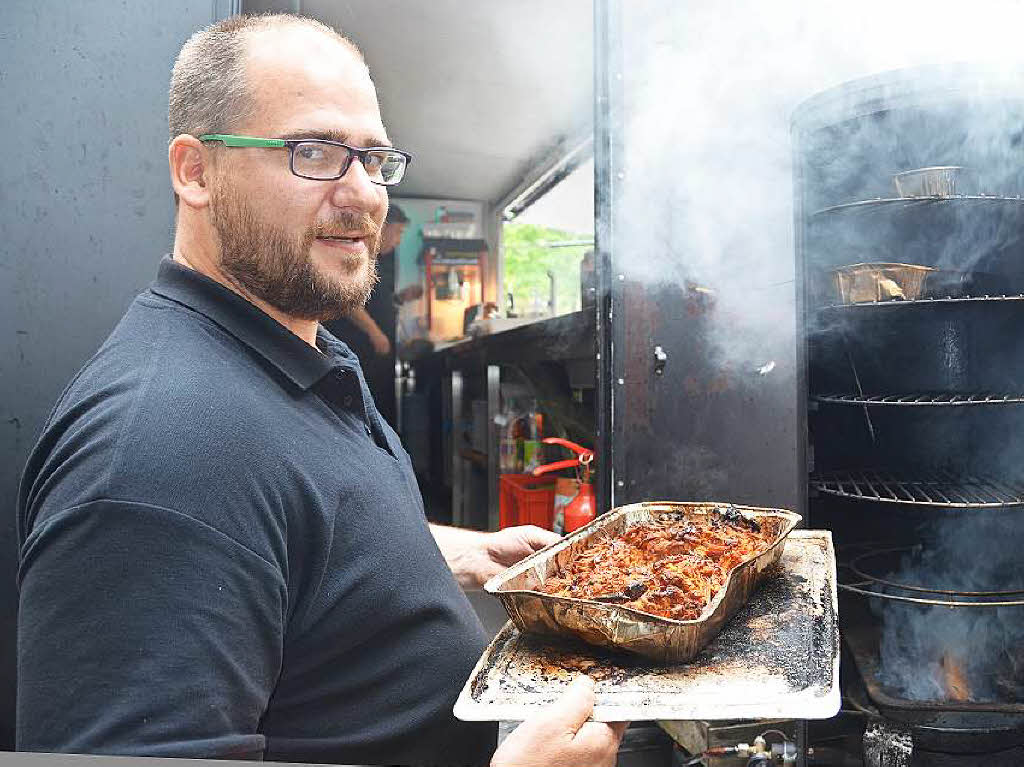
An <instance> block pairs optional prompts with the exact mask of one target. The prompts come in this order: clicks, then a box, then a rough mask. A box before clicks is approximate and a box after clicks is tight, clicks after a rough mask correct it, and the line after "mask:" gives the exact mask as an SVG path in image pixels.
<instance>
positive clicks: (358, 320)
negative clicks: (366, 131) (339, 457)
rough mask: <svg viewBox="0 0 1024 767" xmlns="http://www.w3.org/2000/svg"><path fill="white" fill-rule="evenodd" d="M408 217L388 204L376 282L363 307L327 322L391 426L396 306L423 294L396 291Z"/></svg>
mask: <svg viewBox="0 0 1024 767" xmlns="http://www.w3.org/2000/svg"><path fill="white" fill-rule="evenodd" d="M408 222H409V218H408V216H406V215H405V212H404V211H403V210H402V209H401V208H399V207H398V206H397V205H391V206H390V207H388V215H387V218H386V219H385V220H384V230H383V231H382V232H381V242H380V255H378V256H377V276H378V278H379V279H378V282H377V285H376V287H375V288H374V289H373V293H371V294H370V300H369V301H367V302H366V306H365V307H357V308H355V309H353V310H352V311H350V312H349V313H348V314H347V315H345V316H344V317H342V318H341V319H338V320H335V321H334V322H329V323H327V324H326V327H327V329H328V330H329V331H331V333H333V334H334V335H335V336H337V337H338V338H339V339H341V340H342V341H344V342H345V343H346V344H348V346H349V348H350V349H352V351H353V352H355V355H356V356H357V357H358V358H359V362H360V363H361V364H362V367H363V374H364V375H365V376H366V383H367V384H368V385H369V387H370V392H371V393H372V394H373V399H374V402H376V403H377V409H378V410H379V411H380V414H381V415H382V416H384V419H385V420H386V421H387V422H388V423H389V424H391V425H392V426H394V425H395V423H396V420H395V419H396V415H397V409H398V404H397V402H396V400H395V348H396V347H395V335H396V334H395V328H396V327H397V325H398V309H399V307H400V306H401V305H402V304H404V303H405V302H407V301H414V300H416V299H417V298H419V297H420V296H422V295H423V286H421V285H418V284H417V285H410V286H408V287H406V288H404V289H403V290H401V291H400V292H397V293H396V292H395V271H396V268H395V267H396V259H397V257H398V256H397V253H396V250H397V248H398V244H399V243H400V242H401V241H402V235H403V234H404V233H405V227H406V225H407V224H408Z"/></svg>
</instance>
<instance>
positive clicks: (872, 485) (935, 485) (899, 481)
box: [811, 471, 1024, 509]
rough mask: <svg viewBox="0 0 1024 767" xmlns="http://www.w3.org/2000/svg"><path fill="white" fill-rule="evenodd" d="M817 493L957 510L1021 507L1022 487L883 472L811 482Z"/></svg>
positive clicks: (936, 475)
mask: <svg viewBox="0 0 1024 767" xmlns="http://www.w3.org/2000/svg"><path fill="white" fill-rule="evenodd" d="M811 486H812V487H813V488H814V489H815V490H817V491H818V492H820V493H828V494H830V495H836V496H841V497H843V498H852V499H856V500H863V501H877V502H882V503H898V504H908V505H914V506H943V507H948V508H959V509H996V508H1008V507H1013V506H1024V487H1021V486H1019V485H1017V484H1016V483H1011V482H1005V481H1002V480H997V479H989V478H985V477H977V476H954V475H952V474H947V473H945V472H936V473H930V474H923V475H921V476H915V477H913V478H906V477H900V476H898V475H895V474H892V473H890V472H885V471H850V472H834V473H830V474H822V475H818V476H815V477H812V478H811Z"/></svg>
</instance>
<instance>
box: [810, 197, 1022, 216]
mask: <svg viewBox="0 0 1024 767" xmlns="http://www.w3.org/2000/svg"><path fill="white" fill-rule="evenodd" d="M939 206H957V207H966V206H971V207H982V206H988V207H999V206H1024V199H1022V198H1021V197H1020V196H1019V195H1018V196H1016V197H1003V196H999V195H984V194H959V195H948V196H941V197H940V196H932V197H879V198H876V199H873V200H857V201H856V202H845V203H843V204H841V205H831V206H829V207H827V208H822V209H821V210H818V211H815V212H814V213H812V214H811V218H812V219H817V218H821V217H826V216H828V215H830V214H835V213H854V214H855V213H872V212H876V211H883V210H884V211H893V212H902V211H904V210H911V209H918V208H924V207H932V208H934V207H939ZM1022 209H1024V208H1022Z"/></svg>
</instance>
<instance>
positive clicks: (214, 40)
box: [167, 13, 365, 141]
mask: <svg viewBox="0 0 1024 767" xmlns="http://www.w3.org/2000/svg"><path fill="white" fill-rule="evenodd" d="M284 27H300V28H302V27H304V28H306V29H312V30H316V31H318V32H321V33H323V34H324V35H326V36H328V37H330V38H332V39H334V40H336V41H337V42H338V43H340V44H341V45H342V46H343V47H345V48H347V49H348V50H349V51H350V52H352V53H353V54H354V55H355V56H356V57H357V58H358V59H359V61H363V62H365V59H364V58H363V54H362V52H360V50H359V48H358V47H356V44H355V43H353V42H352V41H351V40H349V39H348V38H347V37H345V36H344V35H342V34H340V33H338V32H337V31H336V30H334V29H332V28H331V27H329V26H327V25H326V24H324V23H322V22H320V21H317V20H316V19H311V18H309V17H308V16H296V15H294V14H290V13H264V14H248V15H240V16H231V17H229V18H227V19H223V20H222V21H218V22H216V23H214V24H211V25H210V26H208V27H204V28H203V29H200V30H199V31H198V32H196V33H195V34H193V35H192V36H191V37H190V38H189V39H188V40H187V41H186V42H185V44H184V45H183V46H182V47H181V51H180V52H179V53H178V58H177V59H175V61H174V70H173V71H172V73H171V88H170V95H169V98H168V104H167V126H168V128H169V130H170V134H171V135H170V140H172V141H173V140H174V137H175V136H179V135H181V134H182V133H187V134H190V135H192V136H196V137H199V136H202V135H203V134H204V133H227V132H228V131H230V130H232V129H233V128H234V127H235V126H237V125H239V124H241V123H243V122H245V120H247V119H248V118H249V117H250V116H251V115H252V111H253V100H252V98H251V97H250V92H249V90H248V79H247V77H246V71H245V60H246V44H247V42H248V38H249V37H250V36H251V35H252V33H254V32H260V31H264V30H268V29H274V28H284Z"/></svg>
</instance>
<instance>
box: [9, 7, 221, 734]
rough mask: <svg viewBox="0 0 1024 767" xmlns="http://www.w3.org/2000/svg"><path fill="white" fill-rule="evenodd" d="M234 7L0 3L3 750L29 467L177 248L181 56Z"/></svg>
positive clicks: (11, 695) (12, 670)
mask: <svg viewBox="0 0 1024 767" xmlns="http://www.w3.org/2000/svg"><path fill="white" fill-rule="evenodd" d="M236 5H237V2H235V3H232V2H231V0H175V1H174V2H162V1H160V0H146V1H140V0H134V1H133V2H113V1H112V0H108V1H106V2H105V1H104V0H76V1H75V2H63V1H58V0H49V1H47V0H3V2H2V3H0V105H2V106H0V109H2V115H3V118H2V129H3V131H2V135H3V141H2V144H3V149H2V150H0V152H2V160H0V747H10V746H11V745H12V743H11V735H10V733H11V731H12V729H13V722H14V714H13V711H14V677H15V642H14V638H15V631H14V626H15V615H16V605H17V594H16V590H15V573H16V541H15V532H14V529H15V524H14V520H15V500H16V494H17V483H18V477H19V474H20V472H21V469H22V467H23V465H24V463H25V458H26V456H27V454H28V451H29V449H30V448H31V446H32V444H33V442H34V441H35V439H36V436H37V434H38V432H39V429H40V427H41V426H42V423H43V421H44V420H45V418H46V415H47V413H48V412H49V409H50V407H51V406H52V405H53V403H54V401H55V399H56V398H57V397H58V396H59V394H60V392H61V390H62V389H63V388H64V386H65V384H66V383H67V382H68V380H69V379H70V378H71V376H72V375H74V373H75V371H76V370H77V369H78V368H79V367H80V366H81V365H82V363H83V362H85V360H86V359H88V358H89V356H90V355H91V354H92V353H93V351H95V349H96V348H97V347H98V346H99V344H100V343H101V342H102V341H103V339H104V338H105V337H106V336H107V334H109V332H110V330H111V329H112V328H113V326H114V324H115V323H116V322H117V320H118V319H119V317H120V316H121V314H122V312H123V311H124V309H125V307H126V306H127V305H128V303H129V302H130V301H131V300H132V298H133V297H134V296H135V294H136V293H138V292H139V291H140V290H142V289H143V288H144V287H145V286H146V285H147V284H148V283H149V282H150V281H151V279H152V277H153V274H154V271H155V268H156V264H157V262H158V260H159V258H160V255H161V254H162V253H164V252H166V251H168V250H169V249H170V247H171V242H172V233H173V213H174V205H173V198H172V194H171V190H170V181H169V179H168V174H167V159H166V158H167V116H166V115H167V84H168V82H169V79H170V71H171V65H172V63H173V61H174V57H175V55H176V54H177V51H178V49H179V48H180V47H181V44H182V43H183V42H184V41H185V39H186V38H187V37H188V36H189V35H190V34H191V33H192V32H193V31H195V30H196V29H198V28H199V27H201V26H204V25H206V24H208V23H210V22H211V21H213V20H214V19H216V18H221V17H223V16H226V15H228V14H229V13H230V12H231V11H232V10H234V7H233V6H236Z"/></svg>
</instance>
